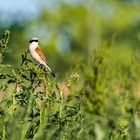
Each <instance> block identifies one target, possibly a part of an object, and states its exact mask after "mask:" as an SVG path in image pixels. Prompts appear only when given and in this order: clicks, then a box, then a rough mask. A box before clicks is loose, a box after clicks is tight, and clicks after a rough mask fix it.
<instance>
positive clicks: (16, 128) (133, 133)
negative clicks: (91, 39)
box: [0, 31, 140, 140]
mask: <svg viewBox="0 0 140 140" xmlns="http://www.w3.org/2000/svg"><path fill="white" fill-rule="evenodd" d="M8 39H9V31H5V33H4V35H3V36H2V38H1V40H0V42H1V44H0V47H1V48H0V50H1V52H0V54H1V57H0V60H1V64H0V69H1V71H0V72H1V74H0V80H1V83H0V89H1V90H0V94H1V95H0V126H1V127H0V139H3V140H4V139H14V140H15V139H41V140H45V139H46V140H48V139H55V140H56V139H66V140H67V139H73V140H77V139H78V140H80V139H81V140H83V139H84V140H89V139H96V140H102V139H105V140H108V139H110V140H118V139H119V140H120V139H127V140H129V139H140V135H139V129H140V119H139V117H140V115H139V106H140V99H139V95H138V92H139V91H138V89H137V88H138V86H139V75H140V71H139V69H140V65H139V62H140V58H139V54H136V53H135V52H134V54H133V56H134V57H131V59H130V60H127V61H126V60H123V59H122V56H121V55H120V56H119V55H117V56H115V58H114V55H113V53H114V52H113V51H114V47H113V45H112V44H111V45H110V46H108V45H107V44H106V43H103V44H102V46H101V47H98V48H96V49H94V52H93V55H92V56H91V57H90V58H89V60H90V61H89V63H88V64H83V63H82V62H79V64H78V65H77V66H76V68H75V69H74V70H73V72H72V74H67V75H69V76H68V77H65V83H66V87H67V90H68V91H69V92H70V95H69V96H64V95H65V91H64V90H62V88H61V87H60V86H59V81H58V80H57V79H54V78H53V77H52V76H51V75H50V73H49V71H48V70H47V69H46V68H44V67H38V66H36V65H35V64H34V63H33V62H32V60H31V59H30V55H29V52H28V51H25V52H24V54H23V55H22V57H21V65H20V66H18V67H17V68H12V67H10V68H11V73H10V74H9V73H6V72H3V68H4V69H7V67H9V66H8V65H4V64H2V62H3V61H2V60H3V56H4V52H5V49H7V43H8ZM126 54H127V53H126ZM126 54H125V55H126ZM128 54H129V53H128ZM126 57H127V56H126ZM112 60H113V61H112Z"/></svg>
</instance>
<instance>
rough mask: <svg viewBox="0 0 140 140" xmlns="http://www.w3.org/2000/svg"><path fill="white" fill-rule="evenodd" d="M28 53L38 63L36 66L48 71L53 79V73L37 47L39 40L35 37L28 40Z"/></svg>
mask: <svg viewBox="0 0 140 140" xmlns="http://www.w3.org/2000/svg"><path fill="white" fill-rule="evenodd" d="M29 52H30V55H31V57H32V58H33V59H34V60H35V61H36V62H38V66H40V65H44V66H45V67H46V68H47V69H48V70H49V71H50V73H51V74H52V75H53V77H55V74H54V73H53V71H52V70H51V68H50V67H49V65H48V63H47V61H46V57H45V55H44V53H43V51H42V50H41V48H40V47H39V39H38V38H37V37H33V38H32V39H30V40H29Z"/></svg>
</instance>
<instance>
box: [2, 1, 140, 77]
mask: <svg viewBox="0 0 140 140" xmlns="http://www.w3.org/2000/svg"><path fill="white" fill-rule="evenodd" d="M139 12H140V1H139V0H88V1H85V0H76V1H75V0H59V1H58V0H47V1H46V0H23V1H19V0H13V1H11V2H10V1H8V0H5V1H2V0H0V32H2V31H3V30H4V29H9V30H10V31H11V35H10V40H9V45H8V46H9V49H8V50H7V52H6V54H5V63H8V64H11V65H13V66H17V65H19V64H20V63H21V59H20V58H21V54H22V53H23V52H24V51H25V50H26V49H27V48H28V40H29V39H30V38H32V37H34V36H36V37H38V38H39V39H40V46H41V48H42V49H43V50H44V52H45V55H46V57H47V60H48V63H49V64H50V65H51V67H52V68H53V69H54V70H55V72H56V73H57V75H58V76H59V77H63V76H64V75H65V73H66V72H67V71H70V70H71V69H72V68H74V67H75V66H76V65H77V63H79V61H82V62H83V63H85V64H86V63H87V64H88V62H89V59H90V56H92V53H93V49H94V48H95V47H99V46H101V45H102V44H103V43H106V45H108V46H110V45H109V43H110V42H114V43H113V49H112V52H111V55H112V57H111V59H112V58H113V59H119V60H120V62H121V63H122V61H123V62H124V63H129V60H130V59H131V57H133V52H134V51H135V50H137V49H139V47H140V16H139ZM112 40H113V41H112ZM62 73H63V74H62Z"/></svg>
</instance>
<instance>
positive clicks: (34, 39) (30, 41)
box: [29, 39, 38, 43]
mask: <svg viewBox="0 0 140 140" xmlns="http://www.w3.org/2000/svg"><path fill="white" fill-rule="evenodd" d="M32 42H38V40H36V39H34V40H30V41H29V43H32Z"/></svg>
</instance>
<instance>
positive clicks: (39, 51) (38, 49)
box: [35, 47, 46, 61]
mask: <svg viewBox="0 0 140 140" xmlns="http://www.w3.org/2000/svg"><path fill="white" fill-rule="evenodd" d="M35 51H36V52H37V53H38V55H39V56H40V57H41V59H42V60H43V61H46V58H45V56H44V54H43V52H42V50H41V49H40V48H39V47H37V48H36V49H35Z"/></svg>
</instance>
